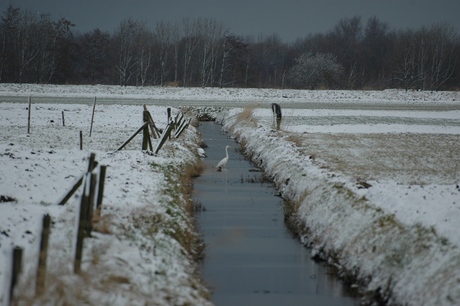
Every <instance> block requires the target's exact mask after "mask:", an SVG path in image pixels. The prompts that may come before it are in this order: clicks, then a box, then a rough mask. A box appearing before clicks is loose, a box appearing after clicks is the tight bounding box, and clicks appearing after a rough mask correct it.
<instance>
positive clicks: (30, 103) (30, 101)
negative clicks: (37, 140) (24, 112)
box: [27, 96, 32, 134]
mask: <svg viewBox="0 0 460 306" xmlns="http://www.w3.org/2000/svg"><path fill="white" fill-rule="evenodd" d="M31 106H32V98H31V97H30V96H29V114H28V116H27V134H30V112H31V108H32V107H31Z"/></svg>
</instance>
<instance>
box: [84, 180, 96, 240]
mask: <svg viewBox="0 0 460 306" xmlns="http://www.w3.org/2000/svg"><path fill="white" fill-rule="evenodd" d="M96 185H97V174H96V173H91V177H90V186H89V196H88V207H87V209H86V224H85V232H86V237H91V232H92V231H93V212H94V196H95V194H96Z"/></svg>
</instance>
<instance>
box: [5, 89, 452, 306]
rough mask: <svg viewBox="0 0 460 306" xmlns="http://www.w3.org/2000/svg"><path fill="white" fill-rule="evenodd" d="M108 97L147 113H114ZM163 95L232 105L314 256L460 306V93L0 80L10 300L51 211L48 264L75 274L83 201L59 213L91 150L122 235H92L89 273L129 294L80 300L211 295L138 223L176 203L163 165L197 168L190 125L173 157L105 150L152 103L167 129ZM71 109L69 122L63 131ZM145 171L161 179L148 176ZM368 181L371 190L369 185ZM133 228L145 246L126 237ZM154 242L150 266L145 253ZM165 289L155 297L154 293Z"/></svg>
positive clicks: (419, 300) (177, 101) (396, 296)
mask: <svg viewBox="0 0 460 306" xmlns="http://www.w3.org/2000/svg"><path fill="white" fill-rule="evenodd" d="M29 95H31V96H32V97H33V98H32V100H33V101H36V100H39V101H40V103H39V104H34V105H33V107H32V133H31V134H30V135H29V136H28V135H27V110H26V108H27V98H26V97H27V96H29ZM94 96H97V97H98V101H99V99H101V100H102V101H103V102H102V103H101V104H98V105H97V107H96V110H97V112H96V116H95V125H94V127H93V136H92V137H91V138H89V137H88V136H87V134H88V131H89V122H90V119H91V110H92V106H91V103H92V98H93V97H94ZM35 97H36V98H37V99H34V98H35ZM61 98H62V99H61ZM104 99H105V100H104ZM86 100H87V101H86ZM109 100H116V101H118V103H123V101H127V103H129V104H136V105H109V103H111V102H110V101H109ZM18 101H21V103H17V102H18ZM46 101H49V102H52V104H47V103H46ZM72 101H78V102H72ZM165 101H168V103H171V104H172V105H177V106H180V105H200V106H203V105H209V106H219V107H233V108H231V109H230V110H229V112H226V113H225V114H223V115H222V118H221V120H223V121H224V122H225V127H226V128H227V129H230V130H232V131H233V133H235V134H236V135H238V137H239V138H240V139H241V140H242V141H243V140H244V142H245V143H246V147H247V150H248V151H249V152H251V153H252V155H253V156H254V158H255V159H256V161H258V162H261V164H262V165H263V166H264V168H266V170H267V172H268V173H269V174H270V175H272V176H273V177H274V179H275V180H276V182H277V183H278V184H279V186H280V190H281V191H282V192H283V195H284V196H286V197H290V198H291V199H292V200H296V201H297V202H298V203H299V205H300V206H299V215H298V221H299V222H300V223H302V224H305V225H306V227H307V228H308V232H309V234H310V235H309V236H308V237H304V239H305V242H306V243H309V244H311V245H312V247H313V250H314V252H315V253H320V254H323V255H325V254H329V255H334V258H335V261H336V263H338V264H339V265H341V267H343V268H344V269H347V270H349V271H353V272H355V273H356V274H357V276H358V277H360V278H363V279H365V280H366V281H365V282H364V283H365V285H366V286H367V288H368V289H376V288H378V287H381V288H382V289H381V291H382V292H384V291H385V290H387V289H390V290H391V291H392V292H393V295H392V296H393V297H392V300H391V301H392V302H400V303H403V304H404V303H407V304H410V305H422V304H424V305H458V304H460V277H459V276H458V275H460V252H459V249H458V247H459V244H460V230H459V228H458V224H460V190H459V187H458V184H459V183H460V169H459V167H460V166H459V165H460V159H459V156H458V153H457V152H459V151H460V150H459V149H460V147H459V146H460V141H459V140H460V94H459V93H458V92H438V93H436V92H405V91H399V90H386V91H302V90H271V89H217V88H215V89H212V88H205V89H202V88H158V87H147V88H133V87H118V86H99V85H98V86H54V85H49V86H40V85H25V84H24V85H16V84H1V85H0V125H1V126H2V128H1V132H0V135H1V141H0V194H6V195H8V196H13V197H15V198H17V200H18V202H17V203H0V206H1V210H0V211H1V212H2V213H1V216H0V218H1V220H0V229H1V233H0V243H1V249H0V250H1V254H0V256H1V259H0V262H1V263H2V264H1V265H2V266H1V267H0V273H1V274H0V285H1V287H0V288H2V295H1V297H0V299H3V302H4V301H5V298H6V297H5V296H6V287H7V284H6V280H5V278H6V277H7V276H8V275H9V266H8V263H9V257H10V252H11V248H12V246H13V245H23V246H25V247H26V258H27V259H28V260H26V262H27V265H28V266H29V268H28V269H29V270H30V269H31V268H33V267H34V265H36V263H35V258H36V248H37V245H38V241H37V240H38V232H39V222H40V220H41V215H42V214H43V213H50V214H51V215H52V217H53V219H54V220H55V224H54V227H53V232H52V238H51V243H52V245H54V246H55V247H56V248H57V249H58V250H59V251H58V252H57V253H56V254H55V255H52V256H54V258H55V259H54V260H56V264H53V267H55V266H56V267H57V266H59V265H62V266H64V267H65V266H66V265H67V266H69V264H70V259H69V257H71V256H72V255H73V246H72V241H73V240H74V239H73V236H74V229H75V218H76V215H75V214H76V207H77V202H78V198H77V197H74V198H73V199H72V203H69V204H67V205H66V206H64V207H62V208H61V207H56V206H55V205H54V203H55V202H56V201H57V200H58V199H59V197H60V196H62V193H63V190H65V189H66V188H68V186H69V185H70V184H71V183H72V182H73V181H74V180H75V178H76V176H78V173H81V172H83V171H84V169H85V167H86V166H87V165H86V162H87V161H86V159H87V156H88V155H89V152H93V151H95V152H96V154H97V158H98V160H99V161H100V162H101V163H106V164H109V170H108V171H109V172H108V173H109V174H108V175H109V176H110V178H109V180H108V182H107V185H108V186H109V187H107V188H109V191H106V198H105V199H104V201H105V203H106V205H105V206H104V207H105V209H106V212H107V215H109V216H110V217H111V218H113V219H114V220H113V222H114V223H115V224H116V226H115V227H114V228H113V229H112V232H113V233H112V235H104V234H97V238H98V239H88V241H90V242H89V243H88V244H87V245H86V246H85V247H86V253H85V255H86V256H88V257H87V258H88V259H87V261H86V263H85V265H84V268H83V269H85V267H86V268H88V267H89V266H90V262H92V261H94V257H98V258H99V257H101V258H107V263H106V265H107V266H108V267H109V268H112V269H114V267H115V268H116V270H115V271H116V273H115V274H111V273H113V272H108V273H106V274H104V273H102V272H101V270H98V269H94V274H96V275H99V277H100V279H103V280H106V281H107V282H108V281H110V280H111V281H112V283H113V282H115V283H116V285H117V286H118V287H117V288H120V290H121V291H120V293H119V294H118V295H116V296H113V295H111V294H103V292H105V291H104V288H99V287H98V288H96V289H91V290H90V289H87V290H86V291H84V292H85V293H84V294H86V293H88V295H89V296H90V298H89V299H90V300H94V301H109V302H114V303H115V304H116V303H117V302H118V304H120V305H121V304H123V303H124V302H126V300H128V299H132V298H133V296H134V300H136V299H138V300H137V301H145V300H149V299H156V298H158V301H159V303H164V304H166V303H167V302H168V296H169V297H171V296H172V297H174V298H177V299H178V300H173V301H171V303H181V302H182V301H191V303H192V304H196V303H202V302H203V301H204V300H203V298H202V297H201V295H200V292H203V290H204V289H203V288H202V286H201V285H197V287H194V288H190V286H189V285H190V281H189V280H188V281H187V273H191V271H192V270H193V267H192V266H191V265H190V262H189V261H188V260H187V259H186V258H182V257H181V255H180V253H181V252H180V247H179V246H177V247H175V246H174V243H170V241H169V240H167V239H168V237H166V236H161V237H157V238H156V239H158V240H155V241H153V242H152V241H146V240H145V236H143V235H142V234H141V233H139V231H136V229H135V228H133V226H132V222H133V219H135V217H133V214H134V215H136V213H137V215H138V216H139V215H142V212H143V210H147V211H150V212H151V213H152V214H156V213H159V214H162V213H163V215H164V203H163V204H162V202H167V200H162V198H163V197H165V198H168V196H160V197H159V199H157V198H154V197H151V196H150V195H151V194H158V193H159V194H160V195H161V194H162V190H164V189H167V187H165V185H164V183H163V182H164V180H163V176H162V175H163V174H162V170H164V168H162V166H164V165H166V164H171V163H173V164H180V163H181V162H184V161H185V162H187V161H189V162H190V160H191V159H192V156H191V154H190V153H189V150H187V149H186V148H188V147H193V145H192V144H191V142H192V139H193V137H195V136H194V134H193V131H192V130H190V131H188V132H187V133H188V134H187V135H185V137H184V141H186V142H188V145H187V146H185V145H184V144H179V143H174V146H175V147H174V148H176V150H172V149H173V148H171V150H170V151H165V152H171V153H169V154H168V156H167V157H165V156H163V155H161V154H160V155H159V156H158V157H153V156H149V155H145V154H143V153H142V152H141V151H140V150H139V149H138V147H139V146H140V140H139V141H138V142H137V144H136V145H137V146H138V147H136V145H135V144H133V145H131V146H130V147H128V148H127V150H124V151H122V152H119V153H117V154H114V155H110V154H108V152H110V151H112V150H113V149H115V148H116V147H117V146H118V145H119V144H120V143H119V142H120V139H123V140H124V139H126V138H127V137H129V135H130V134H131V133H132V132H133V131H134V130H135V129H137V128H138V127H139V123H140V122H141V112H142V108H141V105H142V104H143V103H147V104H148V105H150V106H149V109H150V110H151V112H152V114H153V115H154V119H155V121H157V122H160V123H163V124H164V122H165V115H164V113H165V107H164V106H161V105H165V103H166V102H165ZM171 101H172V102H171ZM10 102H15V103H10ZM272 102H277V103H279V104H280V105H281V107H282V108H283V111H284V118H283V122H282V125H281V131H274V130H272V129H271V126H272V117H271V111H270V108H269V106H270V103H272ZM42 103H44V104H42ZM75 103H83V104H75ZM155 105H156V106H155ZM245 105H251V106H252V107H255V110H254V117H255V120H256V122H246V123H241V124H237V125H235V124H234V123H235V121H237V120H238V119H237V118H238V116H237V115H236V114H237V113H238V112H240V111H241V108H237V107H242V106H245ZM63 110H64V111H65V114H66V127H65V128H63V127H62V126H61V122H60V117H61V112H62V111H63ZM160 125H161V124H160ZM79 130H84V132H85V140H84V141H85V145H84V151H80V150H79V149H78V141H79V139H78V132H79ZM134 143H136V141H134ZM172 152H174V153H172ZM165 154H166V153H165ZM173 154H174V156H173ZM152 162H153V163H155V164H156V165H160V166H158V167H153V168H154V169H153V171H151V170H152V167H149V164H151V163H152ZM146 176H150V179H149V180H144V178H145V177H146ZM363 183H367V184H370V185H371V187H369V188H361V187H362V185H363ZM151 210H153V212H152V211H151ZM131 230H132V231H131ZM127 232H129V233H133V234H132V235H133V236H134V237H130V238H129V239H126V236H129V235H127V234H126V233H127ZM53 235H54V236H53ZM53 237H54V238H53ZM113 237H116V238H113ZM53 239H54V243H53ZM163 239H165V240H163ZM96 240H98V241H97V244H96V243H95V242H94V241H96ZM165 241H167V243H166V242H165ZM99 242H102V243H101V244H102V245H103V246H105V247H101V246H100V244H99ZM155 245H156V246H158V245H161V246H163V247H161V248H159V247H155ZM170 245H171V247H169V246H170ZM152 248H153V250H154V253H155V256H153V257H152V256H147V255H148V254H151V252H152ZM101 249H103V250H101ZM159 250H160V251H159ZM178 250H179V251H178ZM101 253H102V254H103V255H100V256H99V255H98V254H101ZM159 253H160V254H159ZM88 254H93V255H91V256H89V255H88ZM94 254H96V255H94ZM115 254H116V255H115ZM168 254H169V255H168ZM170 254H173V256H171V255H170ZM109 255H110V256H109ZM104 256H105V257H104ZM89 258H93V260H90V259H89ZM58 259H59V260H58ZM51 262H54V261H53V259H52V260H51ZM68 269H69V268H68V267H67V270H68ZM100 269H105V265H102V266H101V267H100ZM58 270H59V271H60V272H56V273H57V274H58V275H59V277H60V278H59V280H60V281H61V282H63V283H67V284H75V283H76V284H78V282H81V280H78V279H77V278H74V277H72V275H71V273H70V272H68V271H67V274H65V273H64V274H65V275H60V273H62V271H63V270H64V271H66V270H65V268H61V269H58ZM108 271H112V270H111V269H108ZM158 271H161V273H157V272H158ZM30 273H32V274H33V272H29V274H30ZM89 274H91V273H89ZM104 275H105V276H104ZM123 277H125V278H123ZM30 282H32V283H33V281H32V280H30V281H29V284H30ZM109 283H110V282H109ZM29 287H30V286H29ZM151 287H155V288H156V289H155V290H150V289H151ZM133 288H136V290H134V293H133ZM148 288H150V289H148ZM105 289H106V288H105ZM147 289H148V290H147ZM30 290H32V289H30ZM169 290H171V291H169ZM158 291H159V292H161V294H159V295H160V297H158V294H155V292H158ZM75 295H78V294H77V292H75ZM108 298H109V300H107V299H108ZM155 301H157V300H155Z"/></svg>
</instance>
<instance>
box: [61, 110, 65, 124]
mask: <svg viewBox="0 0 460 306" xmlns="http://www.w3.org/2000/svg"><path fill="white" fill-rule="evenodd" d="M62 126H65V119H64V111H62Z"/></svg>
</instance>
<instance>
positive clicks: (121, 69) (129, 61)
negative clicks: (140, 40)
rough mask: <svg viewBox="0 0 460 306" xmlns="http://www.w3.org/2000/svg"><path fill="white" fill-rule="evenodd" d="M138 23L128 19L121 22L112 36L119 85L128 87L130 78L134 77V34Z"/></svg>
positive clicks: (136, 31)
mask: <svg viewBox="0 0 460 306" xmlns="http://www.w3.org/2000/svg"><path fill="white" fill-rule="evenodd" d="M138 29H139V23H138V22H137V21H134V20H133V19H131V18H129V19H126V20H123V21H122V22H121V23H120V25H119V26H118V29H117V30H116V32H115V35H114V43H115V50H116V57H117V63H116V65H115V69H116V71H117V74H118V79H119V84H120V85H122V86H126V85H128V83H129V81H130V80H131V77H132V76H133V75H135V72H136V71H135V68H136V64H137V62H136V42H137V41H136V34H137V33H138Z"/></svg>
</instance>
